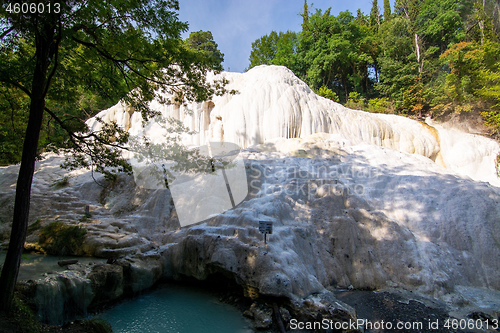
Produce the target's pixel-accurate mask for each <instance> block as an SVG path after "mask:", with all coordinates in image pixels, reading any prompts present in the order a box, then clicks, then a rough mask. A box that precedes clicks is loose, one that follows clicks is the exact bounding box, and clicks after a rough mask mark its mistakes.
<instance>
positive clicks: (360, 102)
mask: <svg viewBox="0 0 500 333" xmlns="http://www.w3.org/2000/svg"><path fill="white" fill-rule="evenodd" d="M346 106H347V107H349V108H351V109H357V110H363V109H364V107H365V99H364V98H363V96H362V95H361V94H360V93H358V92H355V91H351V92H350V93H349V98H348V100H347V103H346Z"/></svg>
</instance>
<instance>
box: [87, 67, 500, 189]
mask: <svg viewBox="0 0 500 333" xmlns="http://www.w3.org/2000/svg"><path fill="white" fill-rule="evenodd" d="M217 77H219V78H220V77H224V78H226V79H227V80H228V81H229V85H228V86H227V88H228V90H231V89H234V90H236V91H237V93H236V94H235V95H225V96H214V98H213V100H211V101H207V102H203V103H191V104H188V105H187V106H183V105H176V104H171V105H161V104H159V103H158V102H157V101H153V102H152V103H151V105H150V106H151V107H152V108H153V109H155V110H158V111H161V112H162V114H163V116H164V117H173V118H175V119H179V120H182V121H183V122H184V124H185V125H187V126H189V127H190V129H191V130H194V131H196V132H197V134H195V135H191V136H188V135H186V136H185V138H184V142H185V144H187V145H194V146H200V145H204V144H206V143H207V142H208V141H226V142H232V143H236V144H238V145H239V146H240V147H242V148H246V147H250V146H253V145H257V144H262V143H264V142H266V141H268V140H270V139H276V138H300V137H305V136H308V135H310V134H314V133H321V132H325V133H330V134H340V135H341V136H342V137H344V138H345V139H346V140H348V141H349V142H351V144H374V145H378V146H382V147H386V148H390V149H393V150H397V151H401V152H406V153H410V154H420V155H423V156H426V157H429V158H431V159H432V160H434V161H436V162H437V163H438V164H440V165H442V166H445V167H449V168H450V169H452V170H454V171H457V172H459V173H461V174H464V175H467V176H469V177H471V178H473V179H476V180H483V181H490V182H492V183H495V184H497V185H500V182H498V179H497V177H496V168H495V159H496V156H497V155H498V153H499V152H500V148H499V146H498V144H497V143H496V142H495V141H493V140H490V139H487V138H484V137H480V136H477V135H471V134H466V133H462V132H457V131H453V130H445V129H444V128H441V127H439V126H435V127H432V126H429V125H427V124H422V123H419V122H417V121H414V120H411V119H407V118H404V117H400V116H395V115H385V114H371V113H367V112H363V111H356V110H351V109H347V108H345V107H344V106H342V105H340V104H338V103H335V102H333V101H331V100H328V99H325V98H323V97H321V96H318V95H316V94H315V93H314V92H313V91H312V90H311V89H310V88H309V87H308V86H307V85H306V84H305V83H304V82H303V81H301V80H300V79H298V78H297V77H296V76H295V75H294V74H293V73H292V71H290V70H289V69H287V68H286V67H281V66H258V67H255V68H252V69H251V70H249V71H248V72H246V73H242V74H241V73H227V72H224V73H222V74H220V75H219V76H217ZM166 97H167V98H171V99H172V96H166ZM172 100H173V99H172ZM97 117H99V118H101V119H102V120H104V121H106V122H108V121H114V122H117V123H118V124H119V125H120V126H122V127H123V128H125V129H127V130H128V131H129V133H130V134H131V135H142V134H147V135H148V136H149V137H150V138H152V140H153V141H154V140H156V141H157V142H158V141H160V142H161V140H162V137H163V135H164V133H165V130H164V128H162V127H161V126H160V125H159V124H158V123H155V121H150V122H149V123H148V124H147V125H146V128H143V126H142V117H141V115H140V114H139V113H134V112H133V110H131V109H130V108H128V107H127V106H126V105H124V104H123V103H118V104H117V105H115V106H113V107H111V108H109V109H108V110H104V111H102V112H101V113H99V114H98V115H97ZM88 124H89V125H90V127H91V128H94V129H97V128H98V127H99V126H100V124H99V123H98V122H96V121H95V119H91V120H90V121H89V122H88Z"/></svg>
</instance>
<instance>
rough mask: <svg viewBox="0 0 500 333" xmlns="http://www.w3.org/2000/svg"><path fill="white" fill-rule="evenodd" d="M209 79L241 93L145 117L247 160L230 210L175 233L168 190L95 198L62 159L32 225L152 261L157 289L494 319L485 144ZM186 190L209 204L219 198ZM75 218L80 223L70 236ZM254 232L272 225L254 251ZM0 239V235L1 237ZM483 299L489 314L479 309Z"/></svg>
mask: <svg viewBox="0 0 500 333" xmlns="http://www.w3.org/2000/svg"><path fill="white" fill-rule="evenodd" d="M221 75H222V76H224V77H226V78H227V79H228V80H229V82H230V84H229V87H228V88H229V89H236V90H238V92H239V93H238V94H236V95H234V96H223V97H214V99H213V100H212V101H209V102H205V103H200V104H191V105H189V106H188V108H189V109H190V110H191V111H192V113H191V114H190V115H188V114H186V113H185V108H184V107H182V106H181V107H176V106H174V105H170V106H161V107H160V106H159V105H156V107H157V108H158V109H160V110H161V111H162V112H163V114H164V116H172V117H176V118H177V119H180V120H182V121H183V122H184V123H185V124H187V125H189V126H190V127H191V129H194V130H196V131H197V132H198V134H196V135H194V136H192V137H186V138H185V142H186V143H189V144H191V145H204V144H206V142H207V141H220V140H222V139H223V140H224V141H226V142H234V143H237V144H239V145H240V146H242V147H247V149H244V150H242V151H241V152H240V154H241V155H242V157H243V158H244V159H245V169H246V172H247V181H248V192H249V195H248V196H247V197H246V198H245V200H243V202H241V203H240V204H237V205H236V206H237V207H236V208H233V209H229V210H228V211H225V212H223V213H221V214H219V215H216V216H211V217H210V218H208V219H207V220H205V221H204V222H202V223H200V224H198V225H190V226H189V227H185V228H180V224H179V216H178V214H177V212H176V209H175V208H174V207H173V205H172V203H173V201H174V200H172V194H173V192H172V193H171V191H170V190H167V189H145V188H143V187H141V186H136V183H135V182H134V180H133V178H132V177H130V176H124V175H123V176H120V179H119V181H118V182H117V183H115V184H114V188H112V189H106V190H103V188H102V187H100V186H99V185H97V184H95V183H94V182H93V180H92V175H91V174H90V172H87V173H85V172H84V171H83V170H76V171H73V172H71V173H69V172H66V171H63V170H60V169H59V168H58V167H57V166H58V164H59V163H60V162H61V161H62V158H61V157H59V156H55V155H46V159H45V160H43V161H40V162H38V163H37V171H36V173H35V175H34V181H33V189H32V194H33V200H32V206H31V209H30V222H31V223H33V222H34V221H35V220H36V219H37V218H41V220H42V221H43V223H46V224H47V223H49V222H50V221H51V220H53V219H58V220H59V221H63V222H65V223H68V224H79V225H81V226H83V227H85V228H86V229H87V238H86V240H85V243H84V250H85V252H86V253H87V254H88V255H94V256H103V257H114V256H125V255H132V254H136V255H137V254H138V253H139V254H140V253H153V254H154V255H155V258H157V259H156V260H158V261H161V262H162V265H164V269H163V270H162V271H161V272H162V274H163V276H164V277H167V278H178V277H181V276H192V277H195V278H198V279H205V278H207V277H208V276H209V275H210V274H213V273H214V272H219V271H222V272H225V273H228V276H234V277H235V279H236V280H237V281H238V283H240V284H241V285H242V286H243V287H244V288H248V289H251V290H254V291H256V292H258V293H261V294H264V295H274V296H284V297H290V298H292V299H293V298H303V297H307V296H309V295H312V294H314V293H322V292H325V291H326V290H327V289H329V288H331V287H343V288H345V287H349V286H352V287H354V288H360V289H363V288H365V289H366V288H370V289H372V288H373V289H382V288H386V287H399V288H403V289H407V290H412V291H413V292H423V293H426V294H427V295H432V296H435V297H440V298H441V299H444V300H448V301H449V303H448V305H450V306H451V307H459V306H463V305H464V304H469V305H470V306H474V307H476V308H480V309H481V311H486V310H485V309H486V308H488V309H489V310H492V311H493V310H494V311H497V310H498V304H500V294H499V292H498V290H500V261H499V260H498V258H499V257H500V245H499V244H500V222H499V221H500V190H499V187H497V186H499V185H500V182H499V180H498V178H497V176H496V166H495V159H496V156H497V155H498V152H499V145H498V143H496V142H495V141H493V140H490V139H487V138H485V137H481V136H477V135H471V134H466V133H462V132H459V131H456V130H446V129H444V128H442V127H441V126H439V125H434V124H432V122H430V121H428V124H421V123H419V122H416V121H413V120H410V119H407V118H404V117H398V116H394V115H383V114H370V113H366V112H361V111H354V110H349V109H346V108H344V107H343V106H341V105H339V104H337V103H334V102H331V101H329V100H326V99H324V98H321V97H319V96H317V95H316V94H314V93H313V92H312V91H311V90H310V89H309V88H308V87H307V85H305V84H304V83H303V82H302V81H300V80H299V79H297V78H296V77H295V76H294V75H293V74H292V73H291V72H290V71H288V70H287V69H285V68H283V67H276V66H261V67H257V68H254V69H252V70H250V71H249V72H247V73H244V74H236V73H222V74H221ZM154 104H155V103H153V106H154ZM98 116H99V117H101V118H102V119H103V120H104V121H116V122H117V123H118V124H119V125H120V126H123V128H125V129H127V130H128V131H129V133H131V134H132V135H142V134H145V135H148V136H149V137H150V138H151V139H152V140H153V141H155V140H156V141H157V142H160V141H161V140H162V137H163V134H164V128H163V127H162V126H160V125H159V124H157V123H155V122H154V121H151V122H149V123H148V124H147V125H146V128H143V127H142V119H141V117H140V115H138V114H136V113H133V112H132V111H131V110H129V109H128V108H127V107H126V106H124V105H123V104H117V105H116V106H114V107H112V108H110V109H108V110H105V111H103V112H101V113H100V114H99V115H98ZM88 124H89V125H90V126H91V127H92V128H94V129H97V128H98V127H99V123H98V122H96V121H95V120H90V121H89V123H88ZM17 171H18V166H9V167H1V168H0V200H1V202H2V206H3V207H5V209H4V210H3V211H2V212H0V221H8V220H9V218H10V216H11V213H12V202H13V198H14V187H15V177H14V175H15V174H16V173H17ZM63 176H69V177H71V178H70V179H69V185H68V186H67V187H63V188H61V189H55V188H52V187H50V184H52V182H53V181H55V180H57V179H60V178H61V177H63ZM469 177H470V178H469ZM471 178H472V179H471ZM99 180H100V181H103V180H102V178H100V179H99ZM485 181H488V182H489V183H487V182H485ZM191 185H192V184H190V186H191ZM197 185H199V187H200V193H201V194H203V193H202V190H203V189H205V195H206V196H211V195H213V192H214V191H218V189H217V188H215V187H213V186H211V185H206V184H204V182H201V181H200V182H199V183H198V184H197ZM219 185H220V184H219ZM202 197H203V196H202V195H200V199H197V198H195V199H196V200H198V201H200V202H201V200H202V199H203V198H202ZM85 205H89V206H90V208H91V215H92V217H91V219H89V220H88V221H86V222H79V219H80V218H81V217H82V214H83V207H84V206H85ZM176 205H177V203H176ZM193 209H196V207H194V206H193ZM195 213H196V212H193V218H195V217H196V216H195ZM188 218H189V217H188ZM261 220H265V221H271V222H273V225H274V230H273V234H272V235H269V236H268V238H267V240H268V244H267V245H265V244H264V243H263V236H262V235H261V234H260V233H259V230H258V224H259V221H261ZM8 227H9V225H8V223H4V222H2V223H1V224H0V228H1V229H0V231H2V232H4V231H7V230H8ZM36 237H37V236H36V233H33V234H32V235H29V236H28V240H29V241H35V239H36ZM145 272H146V273H148V274H149V275H151V274H152V273H151V272H148V271H147V268H145ZM146 273H145V276H146V275H147V276H149V275H148V274H146ZM150 273H151V274H150ZM485 294H488V295H490V296H491V298H492V301H488V302H489V303H488V304H489V305H488V306H483V304H480V302H479V301H478V300H480V299H484V297H483V296H481V295H485ZM491 304H493V305H491Z"/></svg>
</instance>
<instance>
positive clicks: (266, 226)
mask: <svg viewBox="0 0 500 333" xmlns="http://www.w3.org/2000/svg"><path fill="white" fill-rule="evenodd" d="M259 231H260V232H261V233H263V234H272V233H273V222H269V221H259Z"/></svg>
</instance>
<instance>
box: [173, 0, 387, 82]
mask: <svg viewBox="0 0 500 333" xmlns="http://www.w3.org/2000/svg"><path fill="white" fill-rule="evenodd" d="M311 2H312V3H313V11H315V10H316V9H317V8H319V9H321V10H323V11H325V10H326V9H328V8H329V7H332V10H331V13H332V14H333V15H337V14H338V13H339V12H341V11H344V10H349V11H350V12H351V13H353V15H356V11H357V10H358V8H361V10H362V11H363V13H365V14H369V13H370V9H371V3H372V1H371V0H349V1H339V0H315V1H311V0H308V4H309V5H311ZM392 2H393V1H391V3H392ZM179 4H180V11H179V18H180V20H181V21H184V22H186V21H187V22H188V23H189V31H198V30H210V31H211V32H212V34H213V36H214V40H215V42H216V43H217V44H218V45H219V49H220V50H221V51H222V53H224V64H223V65H224V69H225V70H228V69H230V70H231V72H243V71H244V70H245V68H246V67H247V66H248V64H249V61H248V57H249V56H250V51H251V49H252V42H254V41H255V40H256V39H257V38H260V37H262V36H264V35H267V34H269V33H270V32H271V31H273V30H275V31H283V32H285V31H287V30H290V31H297V32H298V31H300V24H301V22H302V17H300V16H299V15H298V13H300V12H301V11H302V10H303V7H304V1H303V0H179ZM379 6H380V7H381V8H380V10H381V12H383V7H382V6H383V1H379ZM188 36H189V33H186V34H185V35H184V36H183V37H184V38H186V37H188Z"/></svg>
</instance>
